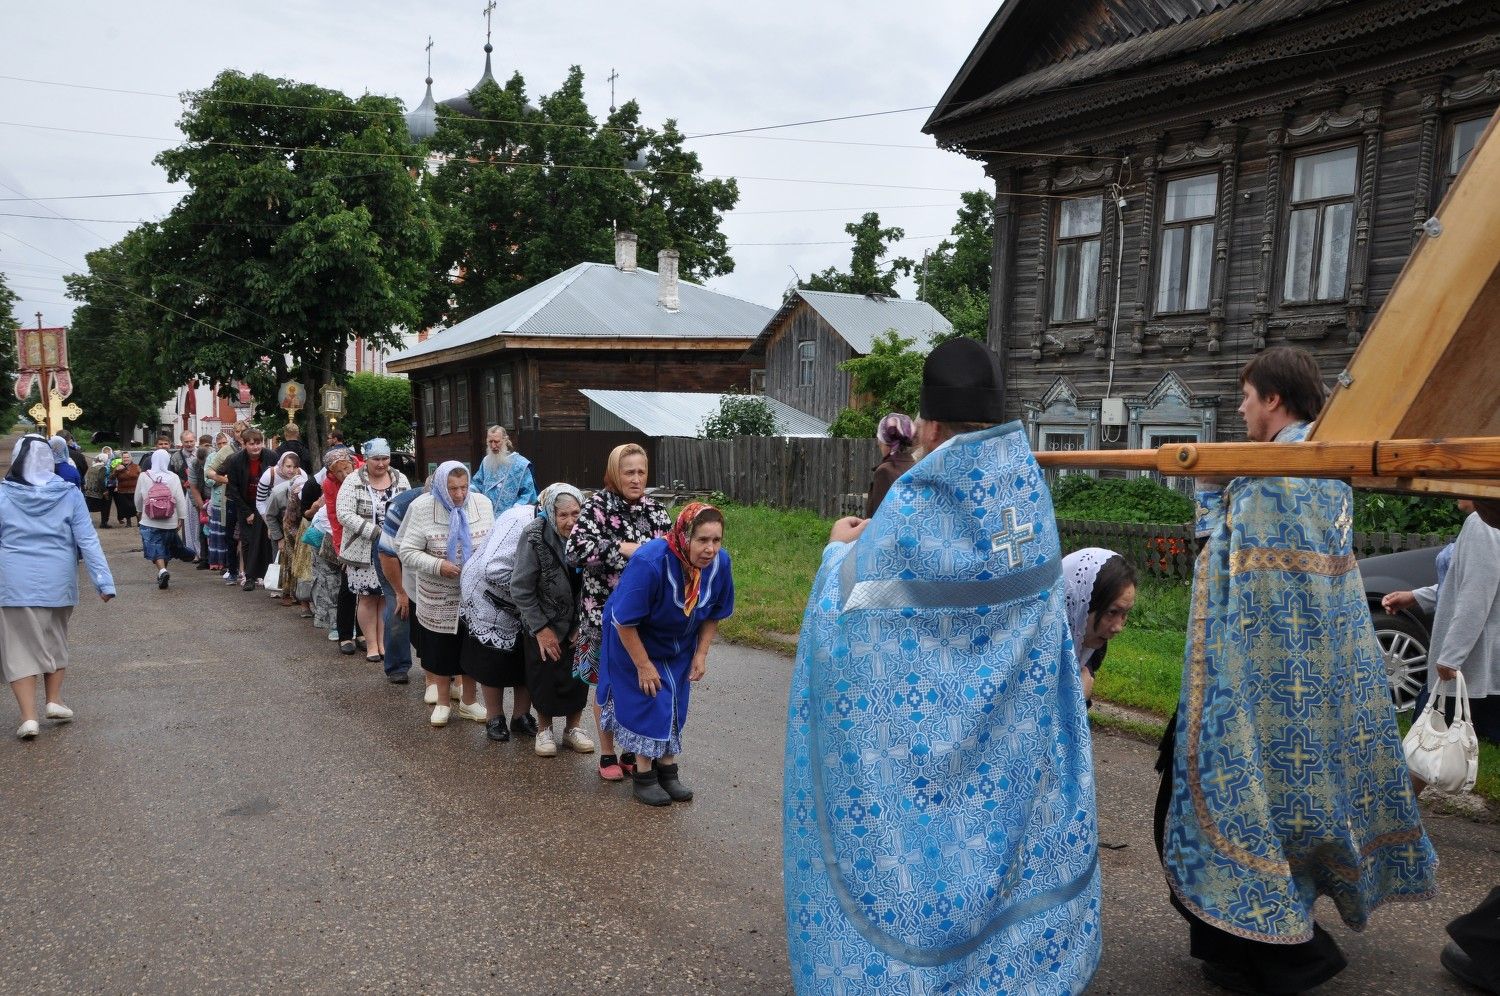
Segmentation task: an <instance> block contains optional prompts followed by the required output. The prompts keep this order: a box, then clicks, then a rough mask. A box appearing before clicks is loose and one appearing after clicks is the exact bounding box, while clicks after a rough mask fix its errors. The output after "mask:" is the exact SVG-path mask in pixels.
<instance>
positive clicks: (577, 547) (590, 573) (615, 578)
mask: <svg viewBox="0 0 1500 996" xmlns="http://www.w3.org/2000/svg"><path fill="white" fill-rule="evenodd" d="M647 470H648V467H647V457H646V451H645V449H643V448H642V447H641V446H639V445H638V444H636V443H622V444H621V445H619V446H616V447H615V448H614V449H613V450H611V451H610V454H609V462H608V463H606V464H605V466H604V487H603V488H602V489H600V490H598V491H595V492H594V493H593V494H592V495H590V496H589V500H588V501H586V502H584V503H583V511H582V512H581V513H579V516H578V525H577V526H575V527H574V529H573V534H572V535H571V536H569V537H568V563H570V564H572V565H573V566H574V567H577V568H579V569H580V570H582V571H583V594H582V595H580V596H579V599H578V646H577V652H576V653H575V654H574V657H573V667H574V672H575V673H576V674H577V675H578V677H580V678H582V679H583V680H584V681H586V682H588V683H589V684H590V685H594V684H597V683H598V681H599V645H600V640H601V633H602V629H601V626H602V622H603V619H604V603H605V601H606V600H608V598H609V596H610V593H611V592H613V591H614V590H615V585H616V584H618V583H619V580H620V575H621V574H622V573H623V572H624V570H625V565H626V564H627V563H629V561H630V558H631V557H633V556H634V555H635V553H636V551H637V550H638V549H640V547H641V545H642V544H644V543H646V542H648V541H650V540H653V539H655V538H657V537H658V536H665V535H666V533H667V530H669V529H671V528H672V520H671V519H670V518H668V516H667V510H666V509H664V508H662V507H661V505H660V504H658V503H657V501H656V500H655V499H654V498H651V497H649V496H647V494H646V475H647ZM600 705H601V703H600V701H599V697H598V695H597V694H596V695H595V696H594V721H595V722H596V723H598V722H599V716H600V712H599V707H600ZM599 740H600V742H601V743H602V745H603V753H601V754H600V755H599V777H600V778H603V779H604V780H605V781H607V782H618V781H623V780H624V779H625V776H626V775H629V774H633V773H634V772H635V755H633V754H631V753H630V752H629V751H626V752H624V753H622V754H621V755H619V756H618V757H617V756H616V755H615V742H614V739H613V738H612V737H611V736H610V734H609V731H608V730H606V729H605V728H604V727H603V725H600V726H599Z"/></svg>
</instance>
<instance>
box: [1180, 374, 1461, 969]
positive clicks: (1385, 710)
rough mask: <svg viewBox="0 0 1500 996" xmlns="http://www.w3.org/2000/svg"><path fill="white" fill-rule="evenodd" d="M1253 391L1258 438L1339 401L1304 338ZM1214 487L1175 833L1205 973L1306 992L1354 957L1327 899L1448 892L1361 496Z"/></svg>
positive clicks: (1298, 430)
mask: <svg viewBox="0 0 1500 996" xmlns="http://www.w3.org/2000/svg"><path fill="white" fill-rule="evenodd" d="M1240 385H1241V389H1242V392H1243V395H1244V400H1243V402H1242V404H1241V405H1240V408H1239V411H1240V414H1241V415H1243V416H1244V418H1245V426H1246V434H1247V435H1248V436H1249V437H1250V439H1251V440H1252V441H1256V442H1270V441H1273V440H1274V441H1276V442H1297V441H1300V440H1302V439H1304V438H1306V435H1307V431H1308V423H1309V421H1310V420H1312V419H1314V418H1316V417H1317V415H1318V412H1319V411H1320V410H1321V408H1322V405H1323V400H1324V391H1323V384H1322V380H1321V377H1320V375H1319V372H1318V367H1317V363H1316V362H1315V361H1314V359H1313V357H1312V356H1311V354H1309V353H1307V352H1306V351H1305V350H1301V349H1295V348H1292V347H1285V346H1281V347H1275V348H1273V349H1268V350H1266V351H1265V352H1264V353H1261V354H1260V355H1259V356H1257V357H1256V358H1255V359H1253V360H1251V361H1250V363H1248V364H1247V365H1246V366H1245V368H1244V370H1243V371H1242V372H1241V374H1240ZM1205 485H1206V487H1205ZM1199 487H1200V490H1199V493H1198V496H1197V497H1198V503H1199V509H1198V520H1197V531H1198V535H1199V536H1200V537H1201V539H1202V541H1203V546H1202V549H1201V551H1200V553H1199V556H1198V563H1197V568H1196V570H1195V572H1194V578H1193V595H1192V603H1191V611H1190V615H1189V622H1188V641H1187V649H1186V653H1185V660H1184V666H1183V680H1182V696H1181V699H1180V701H1179V704H1178V708H1177V716H1176V717H1175V723H1174V726H1173V727H1172V728H1170V729H1169V732H1168V734H1167V739H1166V740H1165V741H1164V743H1163V750H1162V767H1163V781H1162V790H1161V795H1160V796H1159V798H1158V802H1157V820H1158V827H1157V837H1158V845H1159V846H1160V847H1161V850H1162V863H1163V865H1164V867H1165V869H1166V875H1167V882H1168V884H1169V885H1170V887H1171V890H1172V903H1173V905H1174V906H1175V907H1176V908H1177V910H1178V912H1179V913H1181V914H1182V915H1183V916H1184V917H1185V918H1186V919H1187V921H1188V924H1189V931H1190V943H1191V952H1192V955H1193V957H1195V958H1199V959H1201V960H1202V961H1203V963H1204V966H1203V970H1204V974H1205V975H1206V976H1207V978H1208V979H1209V980H1210V981H1211V982H1214V983H1216V984H1218V985H1220V986H1222V987H1223V988H1226V989H1230V990H1233V991H1237V992H1260V993H1295V992H1301V991H1302V990H1305V989H1311V988H1312V987H1314V986H1316V985H1319V984H1321V983H1323V982H1326V981H1327V980H1328V979H1330V978H1332V977H1333V976H1334V975H1336V974H1338V972H1340V971H1341V970H1342V969H1343V968H1344V966H1345V964H1346V962H1345V960H1344V957H1343V954H1342V953H1341V952H1340V951H1339V948H1338V945H1337V944H1336V943H1334V940H1333V938H1332V937H1331V936H1330V935H1329V934H1328V933H1327V932H1326V931H1324V930H1323V928H1322V927H1321V926H1318V925H1317V924H1316V923H1314V921H1313V907H1314V904H1315V903H1316V901H1317V899H1318V897H1319V896H1320V895H1323V896H1328V897H1330V898H1331V899H1332V900H1333V908H1334V909H1336V910H1337V911H1338V914H1339V916H1340V917H1341V918H1342V919H1343V921H1344V922H1345V923H1346V924H1347V925H1348V926H1349V927H1351V928H1352V929H1354V930H1360V929H1362V928H1364V926H1365V925H1366V923H1367V922H1368V921H1369V918H1370V914H1371V913H1373V912H1374V911H1375V909H1376V908H1377V907H1379V906H1380V905H1381V904H1382V903H1385V902H1389V901H1394V900H1417V899H1425V898H1428V897H1430V896H1432V895H1433V894H1434V893H1435V892H1436V889H1437V880H1436V873H1437V858H1436V856H1435V854H1434V853H1433V849H1432V845H1431V843H1429V841H1428V839H1427V835H1426V833H1425V832H1424V831H1423V829H1422V820H1421V817H1420V815H1419V814H1418V812H1417V804H1416V799H1415V798H1414V796H1413V794H1412V791H1411V783H1410V780H1409V778H1408V775H1407V769H1406V762H1405V759H1404V756H1403V754H1402V751H1401V743H1400V739H1399V737H1398V736H1397V732H1396V716H1395V711H1394V709H1393V708H1392V705H1391V696H1390V689H1389V687H1388V686H1387V683H1386V674H1385V664H1384V658H1383V656H1382V654H1381V650H1380V645H1379V644H1378V643H1377V642H1376V639H1375V630H1374V626H1373V625H1372V623H1371V621H1370V611H1369V608H1368V606H1367V604H1366V602H1365V593H1364V585H1363V583H1362V581H1361V580H1360V574H1359V568H1358V567H1357V566H1356V564H1355V559H1354V553H1353V549H1352V533H1351V529H1352V527H1353V523H1352V521H1351V517H1352V515H1353V492H1352V491H1351V490H1350V488H1349V486H1348V485H1347V484H1344V483H1343V482H1341V481H1334V480H1313V479H1306V478H1249V477H1238V478H1235V479H1233V480H1231V481H1228V482H1227V483H1225V482H1218V481H1208V482H1206V481H1203V480H1200V481H1199Z"/></svg>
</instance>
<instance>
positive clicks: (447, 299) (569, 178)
mask: <svg viewBox="0 0 1500 996" xmlns="http://www.w3.org/2000/svg"><path fill="white" fill-rule="evenodd" d="M583 82H584V76H583V71H582V70H581V69H579V68H578V67H577V66H574V67H573V68H572V70H571V71H570V72H569V74H568V78H567V79H566V80H565V81H564V82H563V84H562V86H561V87H559V88H558V90H557V92H556V93H553V94H550V95H547V96H544V97H541V98H540V99H539V101H538V103H539V105H540V106H539V107H536V108H532V107H531V106H530V105H529V104H528V102H527V97H526V84H525V80H524V79H523V78H522V77H521V76H520V74H519V73H518V74H516V75H514V76H512V77H511V79H510V80H509V82H507V83H506V84H505V86H504V87H500V86H497V85H493V84H491V83H489V82H486V83H485V84H484V85H483V86H481V87H479V88H478V89H477V90H475V91H474V92H473V93H471V94H470V97H469V99H470V100H471V101H472V103H473V104H474V107H475V109H476V110H477V111H478V113H479V119H474V118H469V117H465V116H464V115H461V114H456V113H453V112H450V111H447V110H446V109H444V110H441V111H440V112H439V124H438V131H437V134H436V135H434V136H433V138H432V140H431V142H430V148H431V149H432V151H433V152H435V153H438V154H440V155H441V156H442V163H441V165H440V166H439V167H438V168H437V169H436V170H435V171H433V172H432V173H430V174H429V175H428V176H427V177H426V178H425V180H424V184H425V189H426V191H427V193H428V194H429V195H430V197H431V199H432V201H433V204H434V210H435V212H436V214H437V217H438V218H439V219H440V222H441V226H442V250H441V252H440V253H439V256H438V258H437V261H436V265H435V266H434V267H433V268H432V280H431V283H430V292H429V294H428V296H427V300H426V302H425V308H424V318H425V319H426V321H428V322H429V323H436V322H447V323H452V322H456V321H461V320H463V319H464V318H467V317H469V316H470V315H473V314H475V313H477V312H479V311H482V310H484V309H485V308H488V307H490V306H491V305H493V304H495V303H496V302H498V301H502V300H504V299H505V298H507V297H510V296H511V295H513V294H517V293H519V292H520V291H523V290H525V289H526V288H528V287H530V286H532V285H533V284H537V283H540V282H541V281H543V280H546V279H547V278H548V277H551V276H553V275H555V274H557V273H559V272H561V271H562V270H565V269H567V268H569V267H571V266H575V265H577V264H578V263H581V262H585V261H590V260H592V261H594V262H603V261H608V260H611V259H613V258H614V232H615V230H616V228H620V229H627V230H631V231H634V232H635V233H636V235H637V236H638V238H639V243H638V249H639V252H640V254H641V264H642V265H643V266H644V267H645V268H647V269H651V268H652V267H653V266H654V262H653V261H654V260H655V257H656V252H657V250H659V249H676V250H677V251H678V252H679V254H680V257H679V263H678V266H679V272H680V273H681V275H682V276H683V277H685V278H688V279H705V278H708V277H712V276H716V275H718V274H723V273H729V272H730V271H732V270H733V269H734V260H733V259H732V258H731V257H730V255H729V247H728V243H727V240H726V239H725V237H724V235H723V233H722V232H721V231H720V224H721V223H722V221H723V215H724V212H725V211H728V210H729V209H731V208H733V207H734V205H735V203H736V202H737V201H738V200H739V187H738V185H737V184H736V183H735V181H734V180H732V179H731V180H718V179H705V178H704V177H703V176H702V175H701V164H700V162H699V160H698V156H697V154H696V153H692V152H688V151H686V150H685V149H684V148H683V136H682V134H681V132H679V131H678V130H677V126H676V124H675V122H672V121H667V122H666V124H665V125H664V126H663V127H662V128H661V129H660V130H659V131H658V130H653V129H649V128H643V127H641V125H640V107H639V105H637V104H636V102H635V101H628V102H626V103H625V104H624V105H623V106H621V107H620V108H619V110H617V111H615V112H614V113H613V114H611V115H609V117H608V118H607V119H606V120H605V122H604V123H603V124H600V123H599V122H598V121H597V120H596V119H595V118H594V116H593V114H592V113H591V112H590V111H589V109H588V105H587V103H586V102H585V100H584V96H583ZM627 162H629V163H632V164H635V165H637V166H639V168H638V169H631V170H626V169H625V164H626V163H627ZM454 273H461V274H462V278H461V279H458V280H455V279H453V274H454Z"/></svg>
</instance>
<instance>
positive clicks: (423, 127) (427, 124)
mask: <svg viewBox="0 0 1500 996" xmlns="http://www.w3.org/2000/svg"><path fill="white" fill-rule="evenodd" d="M406 133H407V134H408V135H410V136H411V140H412V141H413V142H424V141H426V140H427V139H429V138H431V137H432V136H434V135H436V134H437V103H436V101H434V100H433V99H432V77H431V76H429V77H427V95H426V96H425V97H423V98H422V102H421V103H420V104H418V105H417V106H416V107H414V108H412V109H411V110H410V111H408V112H407V114H406Z"/></svg>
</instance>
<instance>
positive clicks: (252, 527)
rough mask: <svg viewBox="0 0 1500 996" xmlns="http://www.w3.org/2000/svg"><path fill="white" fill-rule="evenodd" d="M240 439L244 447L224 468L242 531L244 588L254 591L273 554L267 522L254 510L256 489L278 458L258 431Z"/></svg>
mask: <svg viewBox="0 0 1500 996" xmlns="http://www.w3.org/2000/svg"><path fill="white" fill-rule="evenodd" d="M240 438H241V439H242V440H243V441H244V444H245V445H244V447H243V448H242V449H241V450H240V451H239V452H237V453H235V454H234V455H233V456H231V457H230V458H229V459H228V461H226V462H225V464H224V475H225V476H226V477H228V478H229V481H228V483H227V485H226V487H227V489H228V494H227V495H226V498H227V499H228V500H229V501H230V502H233V505H234V514H235V517H236V520H237V522H238V524H239V529H240V569H241V570H242V571H243V572H244V574H245V581H244V583H243V585H242V587H243V588H244V589H245V590H246V591H254V590H255V582H256V581H259V580H260V579H261V578H262V577H264V576H265V573H266V564H267V562H268V561H269V560H270V554H271V544H270V540H269V538H268V537H267V535H266V523H265V520H264V519H262V518H261V517H260V513H259V512H257V511H256V510H255V489H256V487H257V486H258V485H259V484H260V475H261V474H262V473H264V472H265V470H266V468H267V467H270V466H272V465H273V464H274V463H275V459H276V457H275V454H273V453H270V452H268V451H267V450H266V437H265V436H264V435H263V434H262V433H261V431H260V430H259V429H256V428H249V429H246V430H245V432H244V434H243V435H242V436H241V437H240Z"/></svg>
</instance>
